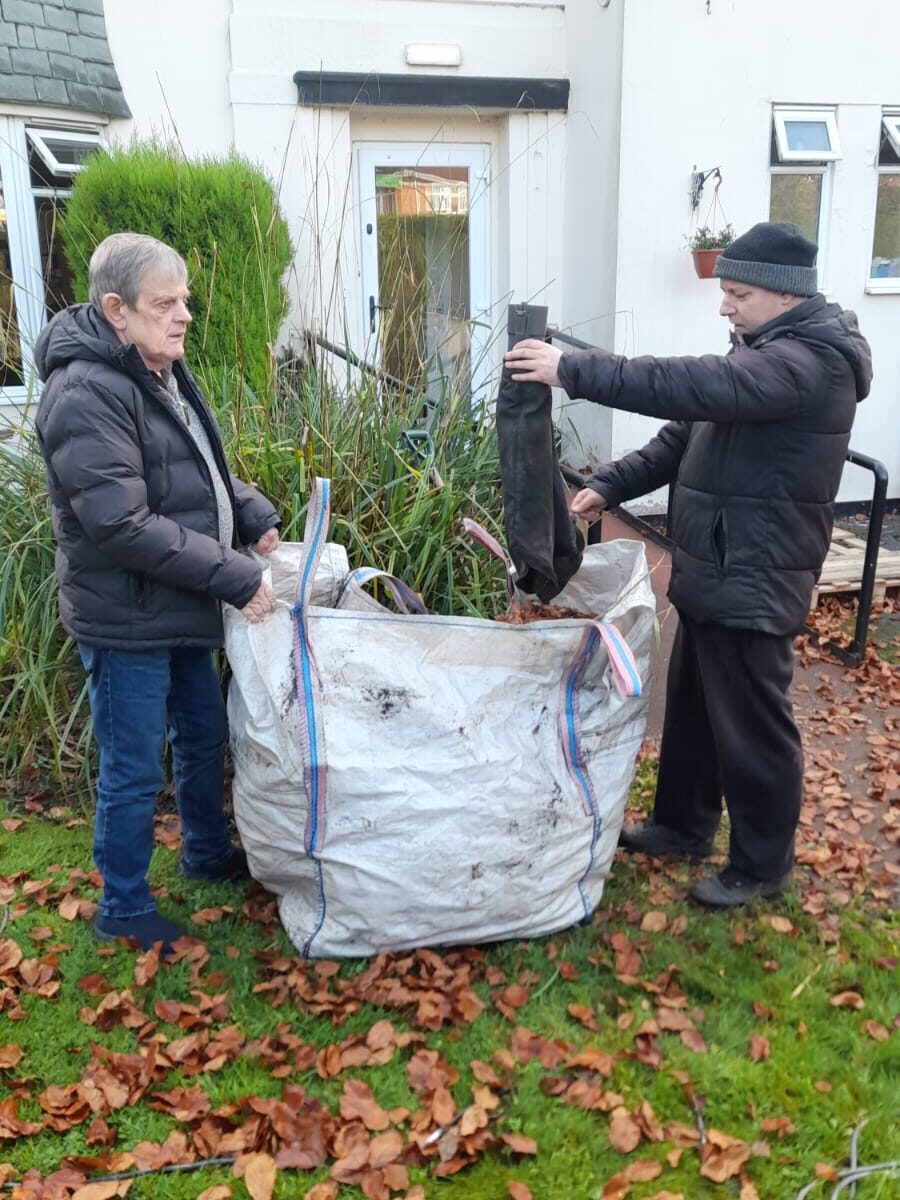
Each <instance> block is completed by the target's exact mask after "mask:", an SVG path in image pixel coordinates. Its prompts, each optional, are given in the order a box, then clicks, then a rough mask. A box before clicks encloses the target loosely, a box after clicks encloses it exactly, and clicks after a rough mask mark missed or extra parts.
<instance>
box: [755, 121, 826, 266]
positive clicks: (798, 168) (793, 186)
mask: <svg viewBox="0 0 900 1200" xmlns="http://www.w3.org/2000/svg"><path fill="white" fill-rule="evenodd" d="M840 156H841V147H840V140H839V138H838V128H837V116H836V113H835V110H834V109H833V108H787V107H782V106H776V107H775V109H774V110H773V112H772V140H771V155H770V162H771V168H770V180H769V220H770V221H781V222H785V223H787V224H790V225H796V226H797V228H798V229H799V230H800V232H801V233H802V234H803V235H804V237H808V238H809V239H810V241H813V242H815V243H816V244H817V245H818V247H819V255H818V267H819V284H820V286H822V281H823V280H824V276H825V259H826V250H827V243H828V217H829V214H830V210H831V180H832V171H833V167H832V162H833V161H834V159H837V158H840Z"/></svg>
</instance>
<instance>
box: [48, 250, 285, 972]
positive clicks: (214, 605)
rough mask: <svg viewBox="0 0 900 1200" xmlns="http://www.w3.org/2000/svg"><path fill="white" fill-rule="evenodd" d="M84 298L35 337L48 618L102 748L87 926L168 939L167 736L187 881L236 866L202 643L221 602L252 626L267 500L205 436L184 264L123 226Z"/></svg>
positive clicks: (262, 604)
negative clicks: (162, 895) (163, 827)
mask: <svg viewBox="0 0 900 1200" xmlns="http://www.w3.org/2000/svg"><path fill="white" fill-rule="evenodd" d="M89 297H90V300H89V303H88V304H80V305H74V306H73V307H71V308H68V309H66V310H64V311H63V312H61V313H58V314H57V315H56V316H55V317H54V318H53V320H52V321H51V322H50V324H49V325H48V326H47V328H46V329H45V330H44V331H43V333H42V334H41V336H40V338H39V339H38V343H37V347H36V351H35V358H36V362H37V366H38V370H39V372H40V375H41V378H42V379H43V380H44V381H45V383H44V388H43V392H42V395H41V399H40V404H39V405H38V411H37V421H36V424H37V435H38V442H39V444H40V448H41V452H42V454H43V456H44V460H45V462H46V466H47V483H48V489H49V492H50V500H51V504H52V509H53V531H54V535H55V538H56V544H57V550H56V574H57V581H58V585H59V610H60V617H61V620H62V623H63V626H64V627H65V629H66V631H67V632H68V633H69V634H70V635H71V636H72V637H73V638H74V639H75V641H76V643H77V645H78V649H79V652H80V654H81V658H82V661H83V663H84V666H85V669H86V670H87V673H88V691H89V697H90V707H91V715H92V717H93V723H94V736H95V738H96V741H97V745H98V747H99V751H100V770H99V778H98V781H97V810H96V816H95V822H94V861H95V862H96V865H97V869H98V871H99V872H100V875H101V876H102V879H103V895H102V897H101V900H100V908H99V912H98V914H97V917H96V919H95V922H94V930H95V933H96V935H97V937H98V938H100V939H112V938H117V937H127V938H133V939H135V940H136V941H137V943H138V944H139V945H140V946H141V947H142V948H144V949H146V948H148V947H150V946H152V945H153V944H155V943H161V945H162V949H163V951H164V952H169V951H170V949H171V944H172V942H173V940H174V939H176V938H178V937H179V936H181V935H182V933H183V930H182V929H180V928H179V926H177V925H176V924H174V923H173V922H172V921H169V920H167V919H166V918H164V917H163V916H162V915H161V914H160V913H159V912H158V911H157V908H156V904H155V901H154V899H153V896H152V895H151V892H150V888H149V886H148V883H147V868H148V866H149V863H150V855H151V852H152V849H153V812H154V805H155V799H156V795H157V793H158V792H159V790H160V789H161V787H162V786H163V782H164V776H163V758H162V755H163V745H164V740H165V737H166V733H168V740H169V746H170V748H171V755H172V771H173V777H174V784H175V800H176V804H177V806H178V811H179V813H180V815H181V821H182V832H183V846H182V855H181V870H182V872H183V874H184V875H186V876H187V877H188V878H190V879H201V880H225V879H233V878H239V877H241V876H245V875H246V873H247V860H246V856H245V854H244V851H243V850H242V849H241V848H240V847H239V846H237V845H234V844H232V841H231V836H230V833H229V827H228V824H227V820H226V817H225V813H224V811H223V804H222V799H223V797H222V790H223V750H224V741H225V732H226V730H225V711H224V705H223V701H222V693H221V689H220V686H219V681H218V677H217V674H216V669H215V664H214V661H213V655H212V650H213V649H214V648H215V647H217V646H220V645H221V644H222V613H221V605H222V602H223V601H224V602H227V603H228V604H232V605H234V606H235V607H236V608H240V609H242V610H243V612H244V614H245V615H246V616H247V617H248V618H249V619H250V620H251V621H258V620H261V619H263V618H264V617H265V616H266V615H267V614H268V613H269V612H270V611H272V610H273V608H274V600H273V597H272V593H271V590H270V589H269V587H268V586H267V585H266V584H264V583H263V582H262V572H261V569H260V566H259V564H258V563H257V562H255V561H254V560H253V559H252V558H251V557H250V556H249V555H247V554H245V553H243V552H242V551H241V550H240V549H238V546H251V547H252V548H253V549H254V550H256V551H257V552H258V553H260V554H266V553H270V552H271V551H272V550H273V549H274V548H275V546H277V544H278V532H277V529H276V526H277V524H278V518H277V516H276V514H275V510H274V509H273V507H272V505H271V504H269V502H268V501H267V500H265V499H264V498H263V497H262V496H261V495H260V494H259V493H258V492H256V491H255V490H254V489H253V488H252V487H250V486H248V485H247V484H245V483H241V482H240V480H238V479H235V478H234V476H233V475H231V474H230V473H229V471H228V467H227V465H226V462H225V457H224V453H223V450H222V441H221V438H220V435H219V431H218V429H217V427H216V424H215V421H214V420H213V417H212V414H211V413H210V411H209V409H208V408H207V406H206V404H205V402H204V400H203V396H202V395H201V393H200V390H199V388H198V387H197V384H196V382H195V381H194V379H193V377H192V376H191V374H190V372H189V371H188V369H187V367H186V366H185V364H184V339H185V334H186V332H187V327H188V325H189V323H190V321H191V315H190V312H189V310H188V299H189V293H188V282H187V271H186V268H185V264H184V261H183V260H182V258H181V257H180V256H179V255H178V253H177V252H176V251H175V250H173V249H172V248H171V247H170V246H167V245H165V244H164V243H162V242H159V241H156V240H155V239H154V238H151V237H145V236H143V235H140V234H136V233H118V234H113V235H112V236H111V237H108V238H106V239H105V240H104V241H103V242H101V243H100V245H99V246H98V247H97V249H96V250H95V251H94V254H93V256H92V258H91V262H90V272H89Z"/></svg>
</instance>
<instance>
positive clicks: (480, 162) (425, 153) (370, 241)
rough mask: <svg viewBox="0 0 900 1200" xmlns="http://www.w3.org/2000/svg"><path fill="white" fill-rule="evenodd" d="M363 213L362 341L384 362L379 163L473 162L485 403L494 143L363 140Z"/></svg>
mask: <svg viewBox="0 0 900 1200" xmlns="http://www.w3.org/2000/svg"><path fill="white" fill-rule="evenodd" d="M353 158H354V169H355V177H356V195H357V211H358V213H359V228H358V234H357V236H358V239H359V247H360V251H359V268H360V270H359V274H360V289H361V290H360V321H359V339H360V341H359V344H360V346H361V347H363V349H364V357H367V358H368V359H369V361H372V360H373V359H374V361H375V363H376V364H377V363H378V360H379V356H380V352H379V348H378V339H377V332H378V324H377V321H378V315H377V314H378V308H377V305H378V304H379V303H380V301H381V297H380V296H379V294H378V238H377V233H376V230H377V215H378V214H377V212H376V207H375V168H376V167H382V166H396V167H409V166H414V167H423V168H427V167H468V169H469V210H468V217H469V321H470V362H471V365H472V380H471V388H472V405H473V407H475V406H476V405H479V404H483V403H484V402H485V401H486V400H487V397H488V385H489V381H490V374H491V370H490V362H489V351H490V341H491V336H492V330H491V323H490V316H491V239H490V231H491V198H490V169H489V164H490V159H491V146H490V144H489V143H487V142H422V141H408V142H406V141H390V142H357V143H355V144H354V146H353ZM370 296H374V297H375V304H376V308H375V314H376V315H375V320H376V327H375V340H374V343H373V333H372V330H371V326H370V315H369V297H370Z"/></svg>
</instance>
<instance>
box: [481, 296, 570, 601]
mask: <svg viewBox="0 0 900 1200" xmlns="http://www.w3.org/2000/svg"><path fill="white" fill-rule="evenodd" d="M546 329H547V309H546V308H542V307H539V306H537V305H531V304H511V305H510V306H509V311H508V318H507V333H508V335H509V344H508V348H509V349H510V350H511V349H512V348H513V346H515V345H516V343H517V342H521V341H522V340H523V338H529V337H532V338H535V337H536V338H543V337H544V335H545V333H546ZM551 406H552V396H551V392H550V388H549V387H547V386H546V385H545V384H542V383H514V382H513V379H512V375H511V373H510V371H509V370H508V368H506V367H504V369H503V374H502V375H501V377H500V391H499V394H498V396H497V441H498V444H499V449H500V473H501V477H502V481H503V513H504V526H505V529H506V544H507V547H508V549H509V555H510V558H511V559H512V561H513V564H514V566H515V568H516V573H517V576H518V579H517V584H518V587H519V588H520V589H521V590H522V591H523V592H528V593H533V594H535V595H536V596H537V597H538V599H539V600H540V601H541V602H542V603H547V602H548V601H550V600H552V599H553V597H554V596H556V595H557V594H558V593H559V592H561V591H562V589H563V588H564V587H565V586H566V584H567V583H568V581H569V580H570V579H571V578H572V576H573V575H574V574H575V572H576V571H577V570H578V568H579V567H580V566H581V553H582V550H583V549H584V539H583V538H582V536H581V534H580V532H579V531H578V529H577V528H576V526H575V522H574V520H573V519H572V517H571V515H570V514H569V509H568V504H567V500H566V489H565V485H564V484H563V479H562V475H561V474H560V470H559V459H558V457H557V453H556V446H555V444H554V440H553V424H552V421H551Z"/></svg>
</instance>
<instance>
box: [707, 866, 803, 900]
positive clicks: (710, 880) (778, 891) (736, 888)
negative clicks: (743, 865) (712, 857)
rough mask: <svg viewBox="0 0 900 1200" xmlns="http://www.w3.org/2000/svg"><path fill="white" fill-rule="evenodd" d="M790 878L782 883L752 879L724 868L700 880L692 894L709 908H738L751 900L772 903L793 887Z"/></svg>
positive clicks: (783, 879) (780, 880) (780, 879)
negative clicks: (771, 901) (770, 901)
mask: <svg viewBox="0 0 900 1200" xmlns="http://www.w3.org/2000/svg"><path fill="white" fill-rule="evenodd" d="M790 880H791V877H790V875H782V876H781V877H780V878H779V879H750V878H749V877H748V876H746V875H742V874H741V872H740V871H736V870H735V869H734V867H730V866H729V867H724V868H723V869H722V870H721V871H716V872H714V873H713V874H712V875H707V876H706V877H705V878H704V879H700V880H698V881H697V883H695V884H694V886H693V887H692V888H691V890H690V896H691V898H692V899H694V900H696V901H698V903H700V904H705V905H706V907H707V908H736V907H737V906H738V905H739V904H746V903H747V902H748V900H772V899H774V898H775V897H776V896H780V895H782V894H783V893H784V892H785V891H786V890H787V888H788V885H789V884H790Z"/></svg>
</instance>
